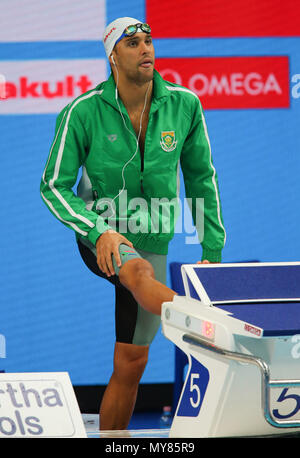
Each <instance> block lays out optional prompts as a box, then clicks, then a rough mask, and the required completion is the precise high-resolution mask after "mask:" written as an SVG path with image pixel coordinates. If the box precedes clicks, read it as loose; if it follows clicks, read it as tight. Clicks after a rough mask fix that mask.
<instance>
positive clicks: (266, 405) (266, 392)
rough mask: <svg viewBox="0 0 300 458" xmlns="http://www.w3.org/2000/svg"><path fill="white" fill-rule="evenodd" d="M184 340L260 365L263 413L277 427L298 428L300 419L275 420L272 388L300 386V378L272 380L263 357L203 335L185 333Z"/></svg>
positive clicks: (231, 358) (243, 361)
mask: <svg viewBox="0 0 300 458" xmlns="http://www.w3.org/2000/svg"><path fill="white" fill-rule="evenodd" d="M182 340H183V341H184V342H186V343H188V344H191V345H195V346H197V347H201V348H203V349H205V350H208V351H211V352H213V353H216V354H218V355H219V356H223V357H224V358H227V359H229V360H233V361H238V362H242V363H249V364H255V365H256V366H258V368H259V369H260V372H261V381H262V385H261V388H262V390H261V406H262V410H263V414H264V417H265V419H266V420H267V422H268V423H270V424H271V425H272V426H275V427H276V428H297V427H299V426H300V420H295V421H294V422H290V421H289V420H275V419H274V418H273V416H272V415H271V413H270V388H271V387H273V388H280V387H291V386H297V387H300V380H270V369H269V366H268V364H267V363H266V362H265V361H264V360H263V359H261V358H259V357H257V356H251V355H245V354H244V353H239V352H234V351H230V350H226V349H225V348H222V347H218V346H216V345H213V344H211V343H210V342H207V341H206V340H205V339H202V338H201V337H198V336H197V337H196V336H193V335H190V334H184V335H183V336H182Z"/></svg>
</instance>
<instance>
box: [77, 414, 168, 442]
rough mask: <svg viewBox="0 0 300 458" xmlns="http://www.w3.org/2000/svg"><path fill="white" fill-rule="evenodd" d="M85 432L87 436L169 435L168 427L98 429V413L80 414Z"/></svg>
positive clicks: (150, 436) (148, 436) (134, 436)
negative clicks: (117, 429)
mask: <svg viewBox="0 0 300 458" xmlns="http://www.w3.org/2000/svg"><path fill="white" fill-rule="evenodd" d="M82 419H83V423H84V426H85V430H86V434H87V436H88V437H89V438H95V439H96V438H104V437H107V438H113V437H115V438H126V437H127V438H139V437H147V438H156V437H169V429H138V430H131V429H130V430H126V431H99V416H98V414H82Z"/></svg>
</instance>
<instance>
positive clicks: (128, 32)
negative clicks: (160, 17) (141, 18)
mask: <svg viewBox="0 0 300 458" xmlns="http://www.w3.org/2000/svg"><path fill="white" fill-rule="evenodd" d="M138 29H140V30H141V31H142V32H144V33H148V34H149V33H151V27H150V25H149V24H146V23H143V24H142V23H141V22H139V23H138V24H133V25H129V26H128V27H126V29H125V30H124V32H123V33H122V35H121V36H120V38H118V40H117V41H116V43H115V44H117V43H118V42H119V41H120V40H122V38H124V37H132V35H134V34H135V33H137V31H138Z"/></svg>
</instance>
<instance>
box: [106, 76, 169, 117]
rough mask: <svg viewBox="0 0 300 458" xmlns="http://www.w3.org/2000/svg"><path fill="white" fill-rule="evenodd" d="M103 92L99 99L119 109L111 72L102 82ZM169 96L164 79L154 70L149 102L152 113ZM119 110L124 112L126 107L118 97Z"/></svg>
mask: <svg viewBox="0 0 300 458" xmlns="http://www.w3.org/2000/svg"><path fill="white" fill-rule="evenodd" d="M101 86H102V89H103V92H102V94H101V99H104V100H105V101H106V102H108V103H109V104H110V105H112V106H113V107H114V108H116V109H117V110H119V107H118V104H117V101H116V83H115V80H114V77H113V74H112V73H111V74H110V76H109V78H108V79H107V81H105V82H104V83H102V85H101ZM169 96H170V92H169V91H168V90H167V89H166V81H164V80H163V79H162V77H161V76H160V74H159V73H158V72H157V71H156V70H154V74H153V94H152V102H151V111H150V113H153V112H154V111H156V110H157V109H158V108H159V106H160V105H161V104H162V103H164V102H165V101H166V100H167V97H169ZM118 101H119V105H120V108H121V111H122V112H123V113H125V114H126V113H127V112H126V108H125V107H124V105H123V103H122V100H121V99H118Z"/></svg>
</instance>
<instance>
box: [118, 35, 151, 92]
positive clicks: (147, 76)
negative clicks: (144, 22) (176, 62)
mask: <svg viewBox="0 0 300 458" xmlns="http://www.w3.org/2000/svg"><path fill="white" fill-rule="evenodd" d="M114 59H115V62H116V65H117V68H118V71H119V72H120V73H123V74H124V76H125V77H126V78H127V79H129V80H131V81H133V82H135V83H136V84H144V83H146V82H149V81H151V80H152V79H153V70H154V60H155V56H154V47H153V43H152V37H151V35H150V34H147V33H144V32H139V33H136V34H135V35H133V36H132V37H124V38H123V39H122V40H121V41H119V43H117V45H116V46H115V49H114Z"/></svg>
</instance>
